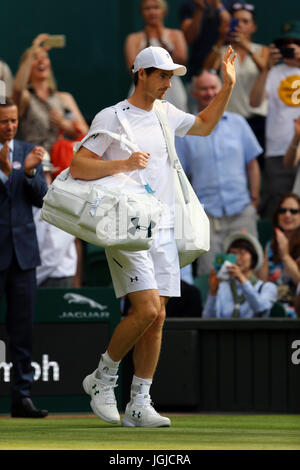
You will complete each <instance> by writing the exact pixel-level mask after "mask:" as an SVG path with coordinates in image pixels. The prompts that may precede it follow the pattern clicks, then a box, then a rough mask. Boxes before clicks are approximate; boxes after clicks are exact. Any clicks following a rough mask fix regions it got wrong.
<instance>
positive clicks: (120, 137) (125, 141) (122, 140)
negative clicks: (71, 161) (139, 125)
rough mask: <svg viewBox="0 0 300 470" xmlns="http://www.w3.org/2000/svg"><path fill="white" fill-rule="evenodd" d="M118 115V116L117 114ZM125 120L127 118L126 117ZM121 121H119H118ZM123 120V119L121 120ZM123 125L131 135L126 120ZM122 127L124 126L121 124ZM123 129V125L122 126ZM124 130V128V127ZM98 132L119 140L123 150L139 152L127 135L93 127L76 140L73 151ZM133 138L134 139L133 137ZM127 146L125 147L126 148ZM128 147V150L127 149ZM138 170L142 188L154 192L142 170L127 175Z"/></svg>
mask: <svg viewBox="0 0 300 470" xmlns="http://www.w3.org/2000/svg"><path fill="white" fill-rule="evenodd" d="M118 117H119V116H118ZM126 121H127V119H126ZM120 122H121V121H120ZM123 122H124V120H123ZM123 122H121V124H122V126H123ZM125 125H126V127H127V128H128V129H129V132H130V134H131V135H132V133H131V128H130V126H129V123H128V121H127V123H126V122H125ZM123 127H124V126H123ZM124 129H125V127H124ZM125 130H126V129H125ZM98 134H106V135H109V136H110V137H112V138H113V139H115V140H117V141H119V142H120V146H121V148H122V149H123V150H126V151H132V152H139V147H138V146H137V144H135V143H134V142H132V141H131V140H129V139H127V137H126V136H125V135H124V134H121V135H120V134H117V133H116V132H112V131H109V130H107V129H95V130H93V131H92V132H89V133H88V134H87V135H86V136H85V137H84V138H83V139H82V140H81V141H80V142H77V143H76V144H75V145H74V151H76V152H77V151H78V150H79V149H80V148H81V147H82V145H83V144H84V143H85V142H86V141H87V140H88V139H89V138H90V137H94V136H97V135H98ZM133 140H134V139H133ZM126 147H127V148H126ZM128 149H129V150H128ZM136 171H137V172H138V175H139V178H140V180H141V182H142V184H143V186H144V188H145V189H146V191H147V193H149V194H154V193H155V191H153V189H152V188H151V187H150V185H149V184H148V183H147V182H146V180H145V178H144V175H143V173H142V170H133V171H132V172H130V174H129V175H132V174H133V173H134V172H136Z"/></svg>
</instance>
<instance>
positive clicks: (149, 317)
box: [143, 303, 160, 325]
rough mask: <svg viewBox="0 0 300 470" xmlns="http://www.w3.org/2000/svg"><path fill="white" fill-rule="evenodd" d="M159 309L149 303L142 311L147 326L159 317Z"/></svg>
mask: <svg viewBox="0 0 300 470" xmlns="http://www.w3.org/2000/svg"><path fill="white" fill-rule="evenodd" d="M159 313H160V312H159V308H158V306H156V305H155V304H153V303H149V304H148V305H147V307H146V308H145V310H144V315H143V317H144V319H145V321H146V323H147V325H151V324H152V323H154V322H155V321H156V320H157V318H158V317H159Z"/></svg>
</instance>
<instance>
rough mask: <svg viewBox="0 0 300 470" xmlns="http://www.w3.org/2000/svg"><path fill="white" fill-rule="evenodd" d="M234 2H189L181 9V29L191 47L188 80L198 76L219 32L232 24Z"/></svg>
mask: <svg viewBox="0 0 300 470" xmlns="http://www.w3.org/2000/svg"><path fill="white" fill-rule="evenodd" d="M233 3H234V1H233V0H223V2H221V1H220V0H187V1H185V2H184V3H183V5H182V6H181V9H180V19H181V29H182V31H183V33H184V35H185V38H186V40H187V43H188V44H189V46H191V53H190V58H189V67H188V78H189V79H191V78H192V77H193V76H194V75H198V74H199V73H200V71H201V70H202V68H203V64H204V60H205V58H206V56H207V55H208V54H209V53H210V51H211V48H212V47H213V45H214V44H215V43H216V41H217V39H218V30H219V28H221V29H222V30H223V29H224V28H225V29H226V28H227V26H228V24H229V22H230V14H229V12H228V10H229V9H230V7H231V6H232V4H233Z"/></svg>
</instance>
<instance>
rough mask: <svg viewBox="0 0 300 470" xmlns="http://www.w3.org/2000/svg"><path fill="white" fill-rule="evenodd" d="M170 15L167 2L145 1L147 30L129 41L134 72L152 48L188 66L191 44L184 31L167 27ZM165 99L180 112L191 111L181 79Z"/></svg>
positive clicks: (174, 80) (128, 57)
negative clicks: (138, 59) (140, 58)
mask: <svg viewBox="0 0 300 470" xmlns="http://www.w3.org/2000/svg"><path fill="white" fill-rule="evenodd" d="M167 11H168V5H167V2H165V1H164V0H142V1H141V3H140V12H141V16H142V18H143V20H144V23H145V27H144V29H143V30H142V31H139V32H137V33H131V34H129V35H128V36H127V38H126V41H125V58H126V62H127V66H128V69H129V70H130V71H131V67H132V64H133V62H134V59H135V58H136V56H137V54H138V53H139V52H140V51H141V50H142V49H144V48H146V47H149V46H159V47H163V48H164V49H166V50H167V51H168V52H169V54H170V55H171V57H172V59H173V60H174V62H176V63H178V64H182V65H184V64H185V63H186V61H187V44H186V41H185V38H184V35H183V33H182V31H181V30H179V29H170V28H166V27H165V26H164V17H165V16H166V14H167ZM132 92H133V89H131V92H130V94H131V93H132ZM165 99H166V100H168V101H169V102H170V103H172V104H174V105H175V106H176V107H177V108H179V109H181V110H183V111H187V96H186V91H185V88H184V85H183V83H182V81H181V79H180V77H178V76H173V77H172V87H171V88H170V89H169V90H168V91H167V93H166V95H165Z"/></svg>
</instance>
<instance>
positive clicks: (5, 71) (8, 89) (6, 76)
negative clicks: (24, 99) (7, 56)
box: [0, 60, 13, 104]
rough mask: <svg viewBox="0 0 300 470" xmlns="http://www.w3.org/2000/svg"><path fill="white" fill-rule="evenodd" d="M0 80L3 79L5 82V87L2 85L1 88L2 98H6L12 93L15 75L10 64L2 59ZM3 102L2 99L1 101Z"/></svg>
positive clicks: (0, 94)
mask: <svg viewBox="0 0 300 470" xmlns="http://www.w3.org/2000/svg"><path fill="white" fill-rule="evenodd" d="M0 80H2V81H3V82H4V83H5V89H3V88H2V87H1V88H0V100H1V98H4V97H5V96H9V97H10V96H11V95H12V86H13V76H12V73H11V70H10V68H9V66H8V65H7V64H6V63H5V62H3V61H2V60H0ZM0 103H1V104H2V101H0Z"/></svg>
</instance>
